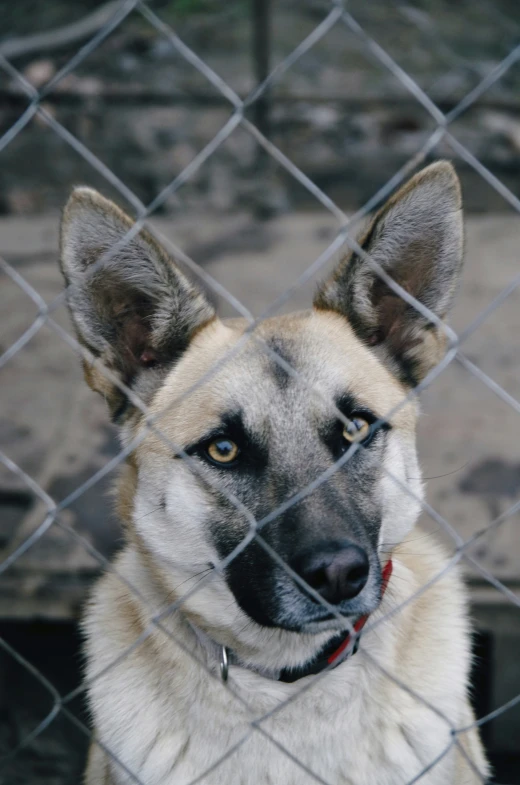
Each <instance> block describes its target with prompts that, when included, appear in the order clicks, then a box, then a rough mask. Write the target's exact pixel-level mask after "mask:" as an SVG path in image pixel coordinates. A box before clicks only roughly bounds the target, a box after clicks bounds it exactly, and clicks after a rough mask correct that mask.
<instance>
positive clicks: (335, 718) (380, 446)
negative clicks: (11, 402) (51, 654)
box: [61, 162, 488, 785]
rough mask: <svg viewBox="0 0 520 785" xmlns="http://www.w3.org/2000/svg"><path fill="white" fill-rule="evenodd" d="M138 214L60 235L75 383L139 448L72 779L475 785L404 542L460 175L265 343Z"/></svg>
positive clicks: (458, 644) (452, 591) (389, 217)
mask: <svg viewBox="0 0 520 785" xmlns="http://www.w3.org/2000/svg"><path fill="white" fill-rule="evenodd" d="M132 226H133V222H132V221H131V219H130V218H128V216H126V215H125V214H124V213H123V212H122V211H121V210H120V209H119V208H117V207H116V206H115V205H114V204H113V203H111V202H109V201H107V200H106V199H105V198H103V197H102V196H100V195H99V194H98V193H96V192H95V191H92V190H90V189H88V188H78V189H76V190H75V191H74V192H73V194H72V196H71V198H70V200H69V202H68V204H67V206H66V207H65V211H64V215H63V222H62V235H61V265H62V270H63V274H64V277H65V282H66V285H67V297H68V304H69V308H70V312H71V315H72V319H73V323H74V327H75V330H76V332H77V336H78V339H79V341H80V342H81V344H82V345H83V347H84V348H85V349H86V350H87V351H85V353H84V356H86V357H88V358H89V359H88V360H84V363H83V365H84V371H85V377H86V380H87V382H88V384H89V385H90V386H91V387H92V388H93V389H94V390H96V391H97V392H99V393H101V394H102V395H103V397H104V398H105V400H106V402H107V404H108V407H109V410H110V413H111V416H112V419H113V421H114V422H116V423H117V424H118V425H119V427H120V429H121V434H122V443H123V445H125V446H126V448H127V450H128V457H127V460H126V462H125V465H124V467H123V471H122V473H121V476H120V477H119V480H118V484H117V498H118V510H119V515H120V517H121V519H122V521H123V522H124V524H125V528H126V544H125V546H124V548H123V550H122V551H121V552H120V553H119V555H118V556H117V558H116V559H115V561H114V563H113V566H112V569H111V570H108V571H107V572H106V574H105V575H104V576H103V577H102V578H101V579H100V580H99V582H98V583H97V585H96V587H95V590H94V592H93V595H92V598H91V600H90V604H89V606H88V610H87V613H86V619H85V622H84V630H85V634H86V639H87V644H86V653H87V669H86V676H87V686H88V695H89V702H90V708H91V712H92V718H93V726H94V738H95V743H93V744H92V746H91V751H90V754H89V761H88V765H87V773H86V779H85V782H86V783H87V785H109V784H110V785H123V783H125V784H126V783H133V782H140V783H144V785H188V783H199V782H202V783H204V784H205V785H268V783H269V784H270V785H304V784H305V785H310V783H315V782H320V783H328V785H340V784H341V785H404V784H405V783H411V782H416V780H420V781H421V783H424V785H474V784H475V785H476V783H481V782H483V781H484V780H485V779H486V777H487V776H488V766H487V763H486V760H485V757H484V753H483V750H482V747H481V743H480V740H479V737H478V732H477V729H476V727H475V725H474V719H473V713H472V709H471V707H470V703H469V699H468V689H469V685H468V672H469V667H470V663H471V654H470V623H469V619H468V611H467V600H466V593H465V590H464V588H463V585H462V582H461V578H460V575H459V572H458V570H457V568H456V567H452V566H451V565H450V563H449V557H448V554H447V553H445V552H444V550H443V548H441V547H440V546H439V545H438V544H437V543H436V542H434V541H432V540H431V538H429V537H427V536H424V535H423V534H421V535H420V536H421V547H420V548H419V549H417V548H416V547H414V545H413V543H414V542H415V540H416V538H417V537H418V534H417V529H415V531H414V533H413V534H412V530H413V529H414V525H415V523H416V520H417V518H418V514H419V511H420V506H421V499H422V492H423V491H422V484H421V481H420V470H419V466H418V460H417V454H416V447H415V427H416V418H417V406H416V402H415V398H414V396H413V395H411V394H410V393H411V391H412V390H413V388H414V387H415V386H417V384H418V383H419V382H420V381H421V380H422V379H424V377H425V376H426V374H427V373H428V372H429V371H430V370H431V369H433V368H434V367H435V366H436V364H437V363H438V362H439V361H440V360H441V359H442V357H443V355H444V353H445V346H446V339H445V331H444V329H443V321H442V320H444V319H445V317H446V315H447V313H448V311H449V309H450V306H451V304H452V301H453V298H454V293H455V290H456V287H457V282H458V278H459V274H460V269H461V265H462V246H463V229H462V210H461V197H460V188H459V183H458V179H457V176H456V174H455V172H454V170H453V168H452V166H451V165H450V164H449V163H446V162H439V163H436V164H433V165H432V166H429V167H428V168H426V169H424V170H423V171H421V172H419V174H417V175H415V177H413V178H412V179H411V180H410V182H408V184H406V185H405V186H404V187H403V188H402V189H401V190H400V191H399V192H398V193H397V194H396V195H394V196H393V197H392V198H391V199H390V200H389V201H388V202H387V203H386V205H385V206H384V207H383V208H382V209H381V210H380V211H379V212H378V213H377V214H376V215H375V217H374V218H373V219H372V221H371V222H370V224H369V226H368V228H367V229H366V231H365V232H364V234H363V235H362V236H361V238H360V239H359V246H360V247H361V251H358V253H350V254H348V255H347V256H346V257H345V258H343V259H342V260H341V261H340V262H339V264H338V266H337V268H336V270H335V272H334V273H333V275H332V277H331V278H330V279H329V280H327V281H325V282H324V283H323V284H322V285H321V286H320V288H319V289H318V292H317V294H316V296H315V299H314V304H313V308H312V309H310V310H308V311H305V312H301V313H294V314H291V315H288V316H287V315H283V316H278V317H276V318H270V319H268V320H266V321H264V322H262V323H260V324H258V325H257V326H256V329H255V330H254V331H251V330H249V331H248V324H247V322H245V321H242V320H238V319H237V320H231V321H226V322H223V321H221V320H219V319H218V318H217V316H216V314H215V311H214V308H213V307H212V305H211V304H210V302H209V301H208V300H207V299H206V297H205V295H204V293H203V292H202V291H199V290H198V289H197V288H196V287H195V286H194V285H193V283H192V282H190V281H189V280H188V278H187V277H186V276H185V275H184V273H183V272H182V271H181V270H180V269H179V267H178V266H177V265H176V263H175V261H173V260H172V259H171V258H170V257H169V256H168V254H167V253H166V251H165V250H164V249H163V248H162V247H161V246H160V245H159V244H158V243H157V242H156V240H155V239H154V237H152V235H151V234H149V233H148V232H147V231H144V230H141V231H139V232H137V230H134V232H133V235H132V236H131V238H128V237H125V235H126V234H127V233H128V232H129V231H130V230H131V229H132ZM123 237H125V240H126V242H124V241H122V238H123ZM367 255H368V257H367ZM370 260H372V262H371V261H370ZM373 263H376V264H377V265H379V270H381V268H382V270H383V271H384V273H386V275H387V276H389V277H390V278H391V279H393V281H395V282H396V283H397V284H398V285H399V286H400V287H401V290H400V291H401V292H402V290H405V292H407V293H409V294H410V295H413V297H415V298H416V300H418V301H419V302H420V303H421V304H423V305H424V306H425V307H426V308H427V309H429V313H430V314H431V313H433V314H435V317H436V318H435V317H434V318H433V319H432V318H427V316H428V313H425V312H424V309H423V312H422V313H421V312H420V310H421V309H420V308H419V310H417V308H415V307H413V305H412V304H411V303H410V302H406V295H405V299H403V298H402V297H400V296H398V295H397V294H396V293H395V291H394V290H393V289H392V286H389V285H388V277H387V280H386V282H385V280H384V275H383V278H382V277H381V275H380V274H379V273H378V272H376V271H375V265H374V264H373ZM407 396H408V397H407ZM404 399H407V400H406V401H404ZM403 401H404V403H403ZM140 402H143V403H144V406H141V405H140ZM309 486H310V487H309ZM255 523H258V525H259V529H258V536H253V534H254V526H255ZM260 523H261V524H262V526H261V527H260ZM365 623H366V624H365ZM363 626H365V629H364V632H363V635H362V636H361V628H362V627H363ZM224 682H226V683H224ZM454 729H456V730H457V732H455V731H454Z"/></svg>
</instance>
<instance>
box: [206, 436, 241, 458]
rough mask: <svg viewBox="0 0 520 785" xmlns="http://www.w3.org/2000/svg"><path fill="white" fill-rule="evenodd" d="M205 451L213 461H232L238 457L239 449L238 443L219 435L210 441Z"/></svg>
mask: <svg viewBox="0 0 520 785" xmlns="http://www.w3.org/2000/svg"><path fill="white" fill-rule="evenodd" d="M206 452H207V454H208V457H209V458H210V459H211V460H212V461H213V462H214V463H233V461H234V460H236V458H237V457H238V454H239V452H240V450H239V448H238V445H237V444H235V442H232V441H231V439H226V438H225V437H221V438H219V439H214V441H212V442H210V443H209V444H208V446H207V447H206Z"/></svg>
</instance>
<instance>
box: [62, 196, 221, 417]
mask: <svg viewBox="0 0 520 785" xmlns="http://www.w3.org/2000/svg"><path fill="white" fill-rule="evenodd" d="M132 226H133V221H132V220H131V219H130V218H129V217H128V216H127V215H125V213H123V212H122V211H121V210H120V209H119V208H118V207H116V205H115V204H113V203H112V202H110V201H109V200H108V199H105V198H104V197H102V196H100V194H98V193H97V192H96V191H93V190H91V189H89V188H77V189H75V190H74V191H73V193H72V196H71V197H70V199H69V201H68V203H67V205H66V207H65V210H64V213H63V219H62V225H61V269H62V272H63V275H64V277H65V282H66V284H67V302H68V306H69V309H70V313H71V316H72V321H73V323H74V327H75V330H76V333H77V336H78V339H79V341H80V343H82V344H83V345H84V346H85V347H86V348H87V349H88V350H89V351H90V352H91V353H92V354H93V355H94V357H96V358H99V359H100V360H101V363H102V365H103V366H104V367H105V368H107V369H108V370H109V371H110V372H111V374H112V375H113V376H115V377H116V378H118V379H120V380H121V381H122V382H123V383H124V384H125V385H126V386H128V387H134V386H135V385H136V384H137V383H138V382H139V380H141V379H143V378H144V377H146V376H147V377H148V378H149V379H150V380H153V379H159V378H160V374H159V373H157V371H158V370H159V371H160V370H164V369H165V368H167V367H168V366H169V365H170V364H172V363H173V362H175V360H176V359H177V358H178V357H179V356H180V355H181V354H182V352H183V351H184V350H185V349H186V348H187V346H188V344H189V342H190V340H191V339H192V337H193V336H194V334H195V333H196V332H197V331H198V330H200V329H201V328H202V327H203V326H205V325H206V324H208V323H209V322H210V321H212V320H213V319H215V312H214V309H213V307H212V306H211V305H210V304H209V302H208V301H207V300H206V298H205V297H204V295H203V294H202V293H201V292H199V291H198V290H197V289H196V288H195V287H194V286H193V285H192V284H191V283H190V282H189V281H188V279H187V278H186V277H185V276H184V275H183V273H182V272H181V271H180V270H179V269H178V267H177V266H176V265H175V264H174V263H173V261H172V260H171V259H170V257H169V255H168V254H167V253H166V251H165V250H164V249H163V248H162V247H161V246H160V245H159V244H158V243H157V242H156V240H155V239H154V238H153V237H152V235H151V234H150V233H149V232H147V231H146V230H144V229H143V230H141V231H140V232H139V233H138V234H137V235H136V236H135V237H133V238H132V239H131V240H130V241H129V242H125V240H124V237H125V235H126V234H127V232H128V231H129V230H130V229H131V228H132ZM83 368H84V371H85V378H86V380H87V382H88V384H89V385H90V386H91V387H92V389H94V390H96V391H97V392H100V393H101V394H102V395H103V396H104V397H105V399H106V400H107V403H108V406H109V409H110V412H111V415H112V418H113V419H114V420H115V421H119V422H121V421H122V420H123V419H124V416H125V415H126V414H127V413H128V411H129V405H128V403H129V402H128V399H127V396H126V395H125V394H124V393H123V392H122V391H121V390H120V389H119V388H118V387H117V385H116V384H115V383H114V381H112V380H110V379H109V378H107V375H105V374H104V373H103V370H102V369H101V368H98V367H97V364H96V366H92V364H90V363H88V362H87V361H85V360H84V361H83Z"/></svg>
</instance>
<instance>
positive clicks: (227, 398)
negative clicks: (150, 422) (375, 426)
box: [151, 310, 415, 444]
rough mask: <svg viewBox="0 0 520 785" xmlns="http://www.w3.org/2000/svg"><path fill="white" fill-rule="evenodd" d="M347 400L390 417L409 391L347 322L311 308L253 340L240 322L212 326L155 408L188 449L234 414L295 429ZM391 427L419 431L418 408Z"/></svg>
mask: <svg viewBox="0 0 520 785" xmlns="http://www.w3.org/2000/svg"><path fill="white" fill-rule="evenodd" d="M345 394H349V395H350V396H352V398H353V399H355V400H356V401H358V402H359V403H360V404H361V405H363V406H366V407H369V408H370V409H372V411H374V412H375V413H376V414H378V415H385V414H387V413H389V412H390V411H392V410H393V409H394V408H395V407H398V406H399V404H400V403H401V402H402V401H403V399H404V398H405V396H406V391H405V389H404V388H403V387H402V386H401V384H400V383H399V382H398V381H397V379H396V378H395V377H393V376H392V374H391V373H390V372H389V371H388V370H387V368H386V367H385V366H384V365H383V364H382V363H381V362H380V361H379V360H378V359H377V358H376V357H375V356H374V355H373V354H372V353H371V352H370V350H369V349H367V348H366V347H365V346H364V345H363V344H362V343H361V342H360V341H359V340H358V339H357V338H356V336H355V335H354V333H353V331H352V329H351V328H350V326H349V325H348V323H347V322H346V321H345V320H344V319H343V318H342V317H341V316H339V315H337V314H334V313H332V312H328V311H315V310H312V311H306V312H301V313H295V314H290V315H287V316H285V315H284V316H279V317H276V318H272V319H269V320H266V321H265V322H263V323H262V324H261V325H260V326H259V327H258V328H257V329H256V330H255V331H254V333H252V334H251V333H247V323H244V322H242V321H239V320H236V321H234V320H233V321H230V322H226V323H223V322H220V321H215V322H213V323H212V324H210V325H208V326H207V327H206V328H205V329H204V330H202V331H201V332H200V333H199V334H198V335H197V336H196V337H195V338H194V340H193V341H192V344H191V345H190V347H189V349H188V351H187V352H186V353H185V355H184V356H183V357H182V359H181V360H180V361H179V362H178V363H177V365H176V366H175V367H174V369H173V370H172V371H171V372H170V374H169V375H168V376H167V377H166V380H165V382H164V384H163V385H162V387H161V389H160V390H159V391H158V393H157V395H156V396H155V399H154V401H153V403H152V407H151V408H152V411H153V413H154V414H157V415H160V423H161V428H162V429H164V430H165V431H166V433H168V434H169V435H170V437H171V438H172V439H174V440H175V442H176V443H177V444H179V443H184V444H187V443H190V442H192V441H194V440H196V439H197V438H199V437H200V436H201V435H202V434H204V433H205V432H207V431H208V430H209V429H210V428H214V427H216V426H218V424H219V422H220V420H221V418H222V417H223V415H226V414H229V413H239V412H240V413H241V415H242V416H243V417H244V419H245V420H246V421H247V422H248V423H249V425H251V426H253V427H254V426H255V424H256V423H258V424H260V423H262V422H263V421H265V420H266V418H267V419H271V420H272V421H273V424H274V425H276V423H275V422H274V421H275V420H277V419H280V422H281V421H282V418H288V417H290V419H291V420H292V422H293V423H294V422H295V421H297V420H299V419H304V418H305V417H308V416H309V414H311V413H313V414H318V416H319V414H320V412H321V413H323V414H324V413H325V412H328V413H329V414H331V413H332V411H333V405H334V401H336V400H337V399H338V398H339V397H340V396H342V395H345ZM392 422H393V423H395V424H396V425H398V426H401V427H403V428H405V429H407V430H413V428H414V424H415V407H414V405H413V404H408V405H406V406H404V407H402V408H401V409H400V410H399V411H398V412H397V413H396V414H395V415H394V416H393V418H392Z"/></svg>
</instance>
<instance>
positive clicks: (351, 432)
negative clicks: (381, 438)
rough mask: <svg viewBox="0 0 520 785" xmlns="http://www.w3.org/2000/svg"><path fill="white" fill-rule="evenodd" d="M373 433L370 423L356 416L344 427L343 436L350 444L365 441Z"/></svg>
mask: <svg viewBox="0 0 520 785" xmlns="http://www.w3.org/2000/svg"><path fill="white" fill-rule="evenodd" d="M371 435H372V430H371V428H370V423H368V422H367V421H366V420H364V419H363V418H362V417H354V418H353V419H352V420H350V422H349V424H348V425H345V427H344V428H343V438H344V439H345V441H346V442H348V443H349V444H354V443H355V442H364V441H366V440H367V439H368V438H370V436H371Z"/></svg>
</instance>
